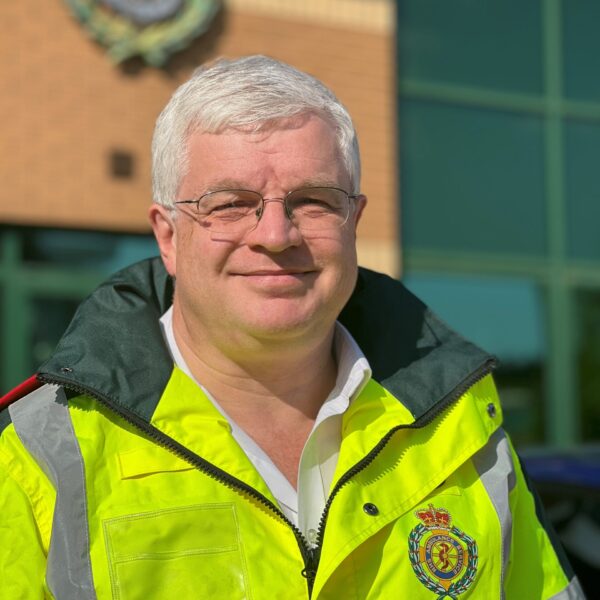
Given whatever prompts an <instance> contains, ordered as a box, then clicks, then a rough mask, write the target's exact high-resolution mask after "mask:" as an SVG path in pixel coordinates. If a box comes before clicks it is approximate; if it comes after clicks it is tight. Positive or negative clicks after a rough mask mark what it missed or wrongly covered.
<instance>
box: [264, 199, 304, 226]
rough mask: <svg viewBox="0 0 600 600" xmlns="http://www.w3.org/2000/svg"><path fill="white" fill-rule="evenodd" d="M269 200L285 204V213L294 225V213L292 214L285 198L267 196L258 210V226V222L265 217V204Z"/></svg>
mask: <svg viewBox="0 0 600 600" xmlns="http://www.w3.org/2000/svg"><path fill="white" fill-rule="evenodd" d="M269 202H277V203H278V204H282V205H283V214H284V215H285V216H286V218H287V220H288V221H289V222H290V223H291V224H292V225H294V223H293V221H292V215H291V214H290V212H289V210H288V207H287V204H286V203H285V200H284V199H283V198H265V199H263V201H262V204H261V206H260V207H259V208H258V209H257V210H256V226H258V223H259V222H260V220H261V219H262V218H263V216H264V214H265V205H266V204H267V203H269ZM295 226H296V225H294V227H295Z"/></svg>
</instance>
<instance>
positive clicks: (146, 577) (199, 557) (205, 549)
mask: <svg viewBox="0 0 600 600" xmlns="http://www.w3.org/2000/svg"><path fill="white" fill-rule="evenodd" d="M103 527H104V539H105V544H106V551H107V555H108V563H109V572H110V579H111V588H112V595H113V598H114V599H115V600H142V599H144V600H147V599H148V598H160V599H161V600H171V599H173V600H188V599H192V598H194V599H196V598H214V599H220V598H223V599H227V600H238V599H240V600H241V599H243V598H250V597H251V596H250V594H249V592H248V590H247V586H246V581H247V572H246V567H245V563H244V557H243V552H242V547H241V544H240V536H239V529H238V523H237V518H236V514H235V507H234V505H233V504H228V503H227V504H202V505H195V506H186V507H181V508H172V509H164V510H160V511H153V512H145V513H138V514H131V515H126V516H123V517H117V518H113V519H107V520H105V521H104V522H103Z"/></svg>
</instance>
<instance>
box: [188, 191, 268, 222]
mask: <svg viewBox="0 0 600 600" xmlns="http://www.w3.org/2000/svg"><path fill="white" fill-rule="evenodd" d="M259 206H260V196H258V195H254V194H252V193H251V192H243V191H241V192H238V191H236V190H233V191H232V190H225V191H218V192H211V193H208V194H206V195H205V196H203V197H202V198H201V200H200V203H199V205H198V210H199V212H200V213H201V214H202V215H203V216H205V217H207V218H215V219H219V220H221V219H240V218H242V217H245V216H247V215H250V214H252V213H253V211H256V209H257V208H258V207H259Z"/></svg>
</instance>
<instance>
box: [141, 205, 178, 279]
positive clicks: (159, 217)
mask: <svg viewBox="0 0 600 600" xmlns="http://www.w3.org/2000/svg"><path fill="white" fill-rule="evenodd" d="M148 218H149V219H150V225H152V231H153V232H154V237H155V238H156V242H157V243H158V248H159V250H160V256H161V258H162V261H163V263H164V265H165V269H167V273H169V275H171V277H175V275H176V271H177V269H176V258H177V229H176V228H175V223H174V221H173V217H172V215H171V211H170V210H169V209H168V208H165V207H164V206H161V205H160V204H156V203H155V204H152V206H150V209H149V210H148Z"/></svg>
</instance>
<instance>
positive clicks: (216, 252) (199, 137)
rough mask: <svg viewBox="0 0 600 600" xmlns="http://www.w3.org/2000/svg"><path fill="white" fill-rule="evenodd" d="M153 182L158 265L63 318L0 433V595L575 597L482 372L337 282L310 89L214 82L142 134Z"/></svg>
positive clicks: (348, 200) (304, 84)
mask: <svg viewBox="0 0 600 600" xmlns="http://www.w3.org/2000/svg"><path fill="white" fill-rule="evenodd" d="M153 169H154V171H153V178H154V200H155V203H154V204H153V205H152V207H151V209H150V221H151V223H152V227H153V230H154V233H155V236H156V239H157V241H158V246H159V248H160V254H161V259H162V261H161V260H159V259H155V260H153V261H147V262H144V263H141V264H138V265H134V266H133V267H131V268H130V269H127V270H125V271H122V272H121V273H119V274H117V275H116V276H115V277H114V278H113V279H112V280H111V281H109V282H107V283H106V284H105V285H103V286H101V287H100V288H99V289H98V290H97V291H96V292H95V293H94V294H93V295H92V296H91V297H90V298H89V299H88V300H86V301H85V302H84V303H83V304H82V306H81V307H80V309H79V310H78V312H77V314H76V316H75V318H74V320H73V322H72V324H71V326H70V327H69V329H68V330H67V332H66V334H65V336H64V337H63V339H62V340H61V342H60V344H59V346H58V348H57V350H56V352H55V354H54V356H53V357H52V358H51V359H50V360H49V361H48V362H47V363H46V364H45V365H43V366H42V367H41V369H40V371H39V373H38V374H37V377H36V379H35V381H33V380H32V381H30V382H29V383H28V384H27V385H25V386H24V387H23V388H21V389H20V390H18V391H17V392H16V393H15V394H14V395H13V396H19V395H20V396H23V397H21V398H20V399H19V400H17V401H16V402H13V403H12V404H10V406H9V407H8V409H7V410H5V411H4V412H3V413H1V417H0V418H1V421H0V423H1V428H2V430H3V431H2V436H1V438H0V473H1V477H0V482H1V483H0V497H1V504H0V508H1V512H0V520H1V521H0V523H1V525H0V530H1V531H2V541H3V542H4V543H3V544H1V550H0V571H1V573H2V584H1V585H2V592H1V593H0V596H1V597H2V598H11V599H13V598H43V597H54V598H58V599H60V600H65V599H71V598H73V599H75V598H76V599H78V600H81V599H88V598H99V599H103V598H118V599H120V600H129V599H132V598H158V599H161V600H163V599H168V598H177V599H178V600H185V599H188V598H223V599H228V600H229V599H237V598H255V599H259V598H260V599H262V598H268V599H272V598H284V599H291V598H309V597H311V598H319V599H339V598H361V599H362V598H373V599H374V598H411V599H413V598H419V599H420V598H423V599H430V598H455V599H456V598H467V597H470V598H510V599H518V600H522V599H528V600H529V599H534V598H560V599H566V598H581V597H582V594H581V591H580V589H579V586H578V584H577V581H576V579H574V578H573V576H572V574H571V573H570V572H569V570H568V567H567V566H565V563H564V561H561V558H560V555H559V554H557V553H556V551H555V550H554V548H553V545H552V542H551V540H550V538H549V537H548V534H547V533H546V531H545V529H544V526H543V524H542V522H541V521H540V520H539V519H540V517H538V516H537V514H536V508H535V504H534V499H533V497H532V495H531V493H530V492H529V491H528V489H527V485H526V483H525V480H524V477H523V474H522V471H521V468H520V466H519V463H518V460H517V459H516V457H515V454H514V452H513V450H512V448H511V446H510V443H509V441H508V439H507V437H506V435H505V434H504V432H503V431H502V429H501V427H500V425H501V413H500V405H499V403H498V399H497V396H496V392H495V389H494V384H493V382H492V378H491V374H490V373H491V370H492V368H493V365H494V362H493V359H492V358H491V357H489V356H488V355H486V354H485V353H484V352H482V351H481V350H479V349H477V348H476V347H474V346H473V345H471V344H470V343H468V342H466V341H465V340H463V339H462V338H460V337H459V336H457V335H455V334H454V333H452V332H451V331H449V330H448V329H447V328H446V327H445V326H444V325H443V324H442V323H440V322H439V321H438V320H437V319H436V318H435V317H434V316H433V315H432V314H431V313H430V312H429V311H428V310H427V309H426V308H425V307H424V306H423V305H422V304H421V303H420V302H419V301H418V300H417V299H415V298H414V297H412V296H411V295H410V294H409V293H408V292H407V291H406V290H404V288H402V286H401V285H400V284H399V283H397V282H394V281H393V280H391V279H389V278H387V277H385V276H383V275H378V274H375V273H373V272H369V271H366V270H360V271H358V269H357V263H356V253H355V231H356V226H357V224H358V222H359V220H360V217H361V214H362V212H363V210H364V209H365V205H366V202H367V200H366V198H365V196H364V195H362V194H361V193H360V187H359V181H360V164H359V155H358V144H357V141H356V135H355V132H354V128H353V126H352V122H351V119H350V117H349V115H348V113H347V112H346V110H345V109H344V107H343V106H342V105H341V104H340V103H339V102H338V101H337V99H336V98H335V97H334V95H333V94H332V93H331V91H329V90H328V89H326V88H325V87H324V86H323V85H322V84H321V83H320V82H318V81H316V80H315V79H313V78H312V77H310V76H308V75H306V74H304V73H301V72H299V71H297V70H295V69H293V68H292V67H289V66H287V65H284V64H282V63H279V62H277V61H275V60H271V59H268V58H265V57H248V58H244V59H240V60H235V61H226V60H221V61H218V62H216V63H215V64H213V65H211V66H209V67H207V68H203V69H200V70H199V71H197V72H196V73H195V75H194V76H193V77H192V79H191V80H190V81H188V82H187V83H186V84H184V85H183V86H181V87H180V88H179V89H178V90H177V91H176V93H175V94H174V96H173V98H172V99H171V101H170V102H169V104H168V105H167V107H166V108H165V110H164V111H163V113H162V114H161V116H160V118H159V119H158V122H157V126H156V131H155V136H154V141H153ZM173 283H174V287H173ZM40 383H43V384H44V385H42V386H41V387H39V385H40ZM34 388H37V389H34ZM24 392H29V393H27V394H24Z"/></svg>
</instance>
